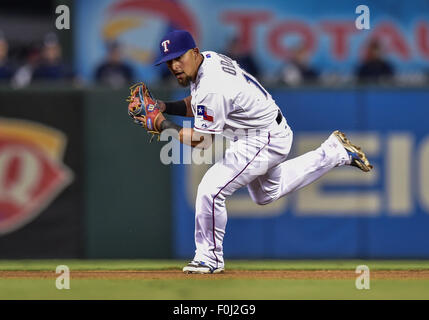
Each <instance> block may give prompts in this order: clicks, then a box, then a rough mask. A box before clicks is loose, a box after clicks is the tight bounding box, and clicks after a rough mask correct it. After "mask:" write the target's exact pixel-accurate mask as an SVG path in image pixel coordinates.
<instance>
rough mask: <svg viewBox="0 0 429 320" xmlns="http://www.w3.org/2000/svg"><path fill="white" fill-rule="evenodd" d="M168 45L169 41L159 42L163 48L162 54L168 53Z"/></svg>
mask: <svg viewBox="0 0 429 320" xmlns="http://www.w3.org/2000/svg"><path fill="white" fill-rule="evenodd" d="M169 44H170V40H165V41H162V42H161V45H162V46H163V47H164V52H168V47H167V45H169Z"/></svg>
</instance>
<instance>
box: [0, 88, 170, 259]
mask: <svg viewBox="0 0 429 320" xmlns="http://www.w3.org/2000/svg"><path fill="white" fill-rule="evenodd" d="M128 94H129V91H128V89H123V90H122V89H121V90H110V89H101V88H92V89H85V90H78V89H67V88H64V87H49V88H47V87H40V88H31V89H26V90H10V89H6V88H1V89H0V120H1V122H0V159H3V160H2V161H1V163H0V172H1V174H0V177H1V179H0V180H2V181H0V183H1V186H2V187H1V188H0V193H1V194H0V258H56V257H57V258H58V257H68V258H73V257H74V258H168V257H171V242H172V226H171V212H172V208H171V194H170V193H171V191H170V186H171V183H170V168H169V167H167V166H164V165H162V164H161V162H160V161H159V151H160V148H161V146H162V145H161V144H159V143H155V142H153V143H151V144H149V135H147V134H146V133H145V131H144V130H142V129H141V128H139V127H138V126H136V125H134V124H133V123H132V122H131V121H130V119H129V117H128V115H127V111H126V104H127V103H126V101H125V98H126V97H127V95H128ZM157 94H158V95H161V96H163V97H167V96H168V94H169V93H168V92H160V91H157ZM45 162H46V163H47V164H45ZM48 164H50V165H51V167H52V168H50V167H49V166H48ZM44 166H45V167H46V169H45V168H44ZM42 169H43V170H42ZM36 180H37V181H36ZM42 182H43V183H42ZM36 189H37V190H38V191H37V192H38V193H37V194H36V195H33V193H35V192H32V191H31V190H36ZM39 194H42V195H43V196H39ZM20 197H21V198H22V199H24V198H25V199H24V200H25V201H26V203H22V202H25V201H22V199H21V198H20ZM20 199H21V200H20ZM30 207H31V208H30Z"/></svg>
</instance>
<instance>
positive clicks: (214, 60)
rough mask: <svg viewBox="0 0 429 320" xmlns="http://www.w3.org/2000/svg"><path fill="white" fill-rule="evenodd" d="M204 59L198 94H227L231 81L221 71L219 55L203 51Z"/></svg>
mask: <svg viewBox="0 0 429 320" xmlns="http://www.w3.org/2000/svg"><path fill="white" fill-rule="evenodd" d="M201 54H202V55H203V57H204V61H203V70H202V76H201V79H200V83H199V90H198V91H199V93H200V94H203V93H205V94H220V95H224V94H227V93H228V92H229V91H230V90H229V89H230V88H231V85H230V84H229V82H230V81H232V80H233V79H228V77H230V75H228V74H226V73H225V72H224V71H223V70H222V64H221V55H220V54H219V53H217V52H215V51H203V52H201Z"/></svg>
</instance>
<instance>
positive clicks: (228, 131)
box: [129, 30, 372, 273]
mask: <svg viewBox="0 0 429 320" xmlns="http://www.w3.org/2000/svg"><path fill="white" fill-rule="evenodd" d="M160 50H161V57H160V59H159V60H158V61H157V62H156V65H159V64H161V63H166V64H167V66H168V68H169V69H170V71H171V73H172V74H173V76H174V77H176V79H177V81H178V83H179V84H180V85H181V86H184V87H186V86H190V89H191V94H190V96H188V97H186V98H185V99H183V100H180V101H174V102H163V101H160V100H155V99H154V98H153V97H152V96H151V95H150V93H149V91H148V89H147V87H146V86H145V85H144V84H141V85H138V86H135V87H132V91H131V97H130V100H129V101H130V104H129V114H130V116H131V117H132V118H133V120H134V121H135V122H136V123H138V124H139V125H142V126H143V127H145V128H146V129H147V130H148V131H149V132H152V133H161V132H162V131H164V130H167V129H173V131H174V132H175V137H176V138H177V139H178V140H179V141H180V142H182V143H186V144H188V145H191V146H192V147H196V148H207V147H209V146H210V144H211V143H212V141H213V137H214V135H217V134H222V135H224V136H225V137H226V138H227V139H229V140H230V146H229V148H228V149H227V150H226V151H225V155H224V157H223V158H222V159H221V160H220V161H218V162H216V163H215V164H214V165H213V166H212V167H211V168H210V169H209V170H208V171H207V172H206V174H205V175H204V177H203V179H202V181H201V183H200V184H199V186H198V192H197V198H196V204H195V246H196V251H195V256H194V258H193V260H192V261H191V262H190V263H189V264H188V265H186V266H185V267H184V268H183V272H185V273H220V272H223V271H224V268H225V264H224V258H223V238H224V235H225V229H226V224H227V211H226V207H225V200H226V199H227V198H228V196H230V195H232V194H233V193H234V192H235V191H236V190H238V189H239V188H241V187H243V186H247V189H248V191H249V194H250V196H251V198H252V200H253V201H254V202H256V203H257V204H260V205H265V204H268V203H271V202H273V201H275V200H277V199H279V198H280V197H283V196H285V195H287V194H288V193H290V192H292V191H294V190H298V189H300V188H303V187H304V186H306V185H308V184H309V183H311V182H313V181H315V180H316V179H318V178H320V177H321V176H323V175H324V174H325V173H327V172H328V171H329V170H331V169H332V168H334V167H339V166H343V165H350V166H355V167H357V168H359V169H360V170H362V171H365V172H368V171H370V170H371V169H372V165H370V163H369V161H368V160H367V158H366V156H365V154H364V152H363V151H362V150H361V149H360V148H359V147H356V146H354V145H353V144H351V142H350V141H349V140H348V139H347V138H346V136H345V135H344V134H343V133H342V132H340V131H334V132H333V133H332V134H331V135H330V136H329V137H328V139H327V140H326V141H324V142H323V143H322V144H321V146H320V147H319V148H317V149H316V150H314V151H310V152H308V153H305V154H303V155H301V156H299V157H297V158H294V159H291V160H286V159H287V157H288V154H289V151H290V149H291V145H292V140H293V132H292V129H291V128H290V126H289V125H288V123H287V121H286V118H285V117H284V116H283V114H282V113H281V111H280V109H279V107H278V106H277V105H276V103H275V101H274V100H273V98H272V97H271V95H270V93H269V92H268V91H267V90H266V89H265V88H264V87H263V86H262V85H261V84H260V83H259V82H258V81H257V80H256V79H255V78H254V77H253V76H252V75H250V74H248V73H247V72H246V71H245V70H243V69H241V68H240V66H239V65H238V64H237V62H236V61H234V60H232V59H230V58H229V57H227V56H225V55H222V54H219V53H216V52H213V51H204V52H200V50H199V49H198V48H197V46H196V44H195V42H194V39H193V38H192V36H191V35H190V34H189V33H188V32H187V31H184V30H176V31H172V32H170V33H168V34H167V35H166V36H165V37H164V38H162V40H161V41H160ZM163 113H166V114H171V115H179V116H185V117H194V119H195V120H194V127H193V128H183V127H182V126H180V125H178V124H176V123H174V122H172V121H169V120H167V119H165V117H164V116H163Z"/></svg>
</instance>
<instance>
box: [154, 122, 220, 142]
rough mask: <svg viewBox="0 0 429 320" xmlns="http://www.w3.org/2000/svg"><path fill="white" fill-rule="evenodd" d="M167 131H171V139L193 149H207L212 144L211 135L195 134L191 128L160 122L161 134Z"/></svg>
mask: <svg viewBox="0 0 429 320" xmlns="http://www.w3.org/2000/svg"><path fill="white" fill-rule="evenodd" d="M168 129H171V133H172V135H173V137H175V138H176V139H177V140H179V141H180V142H181V143H183V144H186V145H188V146H191V147H194V148H198V149H207V148H208V147H210V146H211V144H212V143H213V135H212V134H206V133H201V132H197V131H195V130H194V129H193V128H183V127H182V126H180V125H178V124H176V123H174V122H172V121H170V120H164V121H162V123H161V132H162V131H164V130H168Z"/></svg>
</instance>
